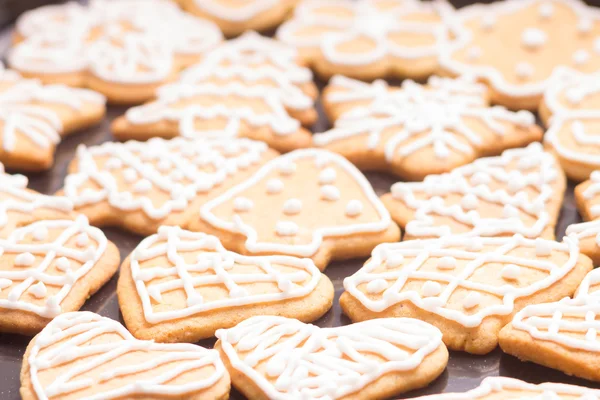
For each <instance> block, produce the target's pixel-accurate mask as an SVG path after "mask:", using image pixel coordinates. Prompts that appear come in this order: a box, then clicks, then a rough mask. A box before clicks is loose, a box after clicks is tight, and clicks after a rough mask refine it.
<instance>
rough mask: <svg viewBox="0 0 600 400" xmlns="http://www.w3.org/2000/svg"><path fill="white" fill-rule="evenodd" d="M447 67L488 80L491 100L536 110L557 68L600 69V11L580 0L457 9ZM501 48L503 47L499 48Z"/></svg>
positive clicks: (511, 0)
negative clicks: (455, 37) (454, 35)
mask: <svg viewBox="0 0 600 400" xmlns="http://www.w3.org/2000/svg"><path fill="white" fill-rule="evenodd" d="M455 22H456V23H455V25H454V28H455V31H456V36H457V40H455V41H454V42H453V43H451V44H449V45H448V46H443V47H442V48H441V54H440V64H441V67H442V70H443V71H444V72H445V73H447V74H451V75H456V76H458V75H465V74H468V75H471V76H474V77H477V78H478V79H479V80H481V81H483V82H485V83H486V84H488V85H489V87H490V89H491V96H492V101H493V102H494V103H497V104H501V105H504V106H506V107H509V108H511V109H528V110H536V109H537V108H538V106H539V104H540V101H541V100H542V95H543V93H544V90H545V89H546V88H547V87H548V84H549V83H550V81H551V80H550V78H551V76H552V74H553V73H555V72H556V71H559V70H574V71H579V72H583V73H592V72H596V71H598V70H600V12H599V11H598V9H596V8H594V7H589V6H587V5H586V4H585V3H584V2H583V1H581V0H504V1H497V2H493V3H492V4H475V5H472V6H468V7H464V8H461V9H460V10H458V11H457V12H456V19H455ZM500 48H501V49H500Z"/></svg>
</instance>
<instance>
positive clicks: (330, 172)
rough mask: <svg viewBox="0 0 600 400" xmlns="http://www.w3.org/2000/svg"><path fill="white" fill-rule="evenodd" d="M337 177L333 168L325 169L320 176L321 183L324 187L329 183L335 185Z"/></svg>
mask: <svg viewBox="0 0 600 400" xmlns="http://www.w3.org/2000/svg"><path fill="white" fill-rule="evenodd" d="M336 177H337V173H336V172H335V169H333V168H331V167H329V168H325V169H324V170H323V171H321V173H320V174H319V183H320V184H322V185H325V184H328V183H333V182H334V181H335V178H336Z"/></svg>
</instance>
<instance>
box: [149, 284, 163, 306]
mask: <svg viewBox="0 0 600 400" xmlns="http://www.w3.org/2000/svg"><path fill="white" fill-rule="evenodd" d="M148 295H150V297H152V299H153V300H154V301H156V302H157V303H161V302H162V294H161V293H160V289H159V288H158V287H157V286H154V285H153V286H150V287H148Z"/></svg>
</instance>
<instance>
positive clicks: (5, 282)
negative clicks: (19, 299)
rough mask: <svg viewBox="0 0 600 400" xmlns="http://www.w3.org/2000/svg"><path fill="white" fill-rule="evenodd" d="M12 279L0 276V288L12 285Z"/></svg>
mask: <svg viewBox="0 0 600 400" xmlns="http://www.w3.org/2000/svg"><path fill="white" fill-rule="evenodd" d="M12 283H13V281H11V280H10V279H6V278H0V289H6V288H7V287H9V286H10V285H12Z"/></svg>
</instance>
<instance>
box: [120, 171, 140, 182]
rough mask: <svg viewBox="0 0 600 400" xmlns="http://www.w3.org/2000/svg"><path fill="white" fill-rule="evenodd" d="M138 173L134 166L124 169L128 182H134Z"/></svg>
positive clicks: (124, 176)
mask: <svg viewBox="0 0 600 400" xmlns="http://www.w3.org/2000/svg"><path fill="white" fill-rule="evenodd" d="M137 177H138V174H137V172H136V171H135V169H133V168H127V169H126V170H124V171H123V179H124V180H125V182H127V183H133V182H135V180H136V179H137Z"/></svg>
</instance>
